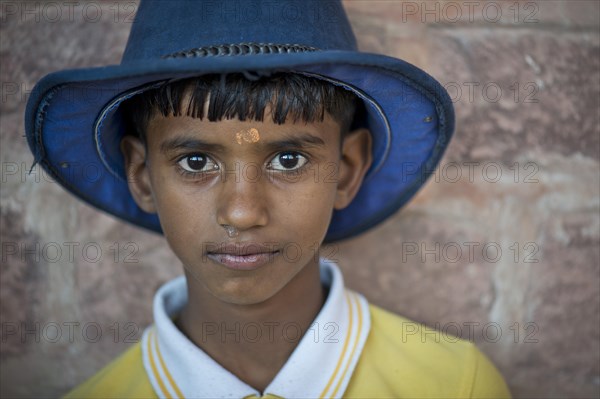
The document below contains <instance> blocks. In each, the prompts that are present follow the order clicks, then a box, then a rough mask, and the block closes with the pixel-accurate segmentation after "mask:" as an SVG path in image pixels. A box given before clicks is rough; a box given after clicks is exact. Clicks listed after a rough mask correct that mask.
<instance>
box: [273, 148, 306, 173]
mask: <svg viewBox="0 0 600 399" xmlns="http://www.w3.org/2000/svg"><path fill="white" fill-rule="evenodd" d="M306 162H308V159H306V157H305V156H304V155H302V154H300V153H297V152H281V153H279V154H277V155H276V156H275V157H274V158H273V159H272V160H271V162H269V166H268V167H269V169H273V170H280V171H290V170H296V169H299V168H301V167H302V166H304V165H305V164H306Z"/></svg>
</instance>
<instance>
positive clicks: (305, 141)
mask: <svg viewBox="0 0 600 399" xmlns="http://www.w3.org/2000/svg"><path fill="white" fill-rule="evenodd" d="M265 146H266V147H267V148H269V149H271V150H278V149H286V148H310V147H323V146H325V142H324V141H323V139H321V138H320V137H317V136H314V135H312V134H310V133H302V134H301V135H298V136H296V137H290V138H288V139H284V140H278V141H273V142H270V143H267V144H265Z"/></svg>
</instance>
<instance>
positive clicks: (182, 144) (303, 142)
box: [160, 133, 325, 154]
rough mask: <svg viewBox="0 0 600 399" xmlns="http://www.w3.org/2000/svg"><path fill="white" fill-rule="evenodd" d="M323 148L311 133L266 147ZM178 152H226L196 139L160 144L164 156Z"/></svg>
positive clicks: (279, 148)
mask: <svg viewBox="0 0 600 399" xmlns="http://www.w3.org/2000/svg"><path fill="white" fill-rule="evenodd" d="M323 146H325V142H324V141H323V139H321V138H320V137H317V136H314V135H312V134H310V133H302V134H300V135H298V136H296V137H290V138H288V139H284V140H277V141H273V142H269V143H266V144H265V147H266V148H268V149H269V150H271V151H275V150H281V149H287V148H310V147H323ZM176 150H196V151H208V152H224V151H225V147H224V146H223V145H221V144H214V143H207V142H205V141H202V140H199V139H196V138H188V137H174V138H171V139H168V140H165V141H164V142H162V143H161V144H160V151H161V152H162V153H163V154H167V153H169V152H172V151H176Z"/></svg>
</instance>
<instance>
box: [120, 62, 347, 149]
mask: <svg viewBox="0 0 600 399" xmlns="http://www.w3.org/2000/svg"><path fill="white" fill-rule="evenodd" d="M357 102H358V99H357V97H356V96H355V95H354V94H353V93H352V92H350V91H348V90H346V89H343V88H341V87H338V86H335V85H333V84H331V83H329V82H325V81H323V80H319V79H316V78H311V77H307V76H304V75H299V74H293V73H277V74H273V75H270V76H267V77H261V78H259V79H256V80H249V79H248V78H246V76H244V75H243V74H228V75H222V74H212V75H204V76H201V77H197V78H189V79H184V80H180V81H175V82H166V83H165V84H163V85H161V86H159V87H157V88H154V89H152V90H149V91H146V92H144V93H142V94H140V95H138V96H135V97H133V98H132V99H130V100H128V101H127V102H125V103H124V104H123V106H124V107H126V108H127V109H126V114H128V115H131V122H132V123H133V125H134V126H133V127H134V130H135V131H136V132H137V134H138V136H140V137H141V138H144V136H145V134H144V132H145V131H146V128H147V125H148V122H149V121H150V120H151V119H152V117H153V116H155V115H157V114H160V115H163V116H165V117H167V116H189V117H192V118H198V119H204V118H206V119H208V120H209V121H211V122H216V121H220V120H223V119H234V118H237V119H239V120H241V121H246V120H254V121H263V120H264V118H265V114H266V111H269V113H270V117H271V118H272V120H273V122H274V123H276V124H279V125H281V124H283V123H285V122H286V121H291V122H305V123H312V122H321V121H323V119H324V117H325V113H328V114H329V115H331V116H332V118H333V119H334V120H335V121H336V122H338V123H339V124H340V127H341V131H342V133H345V132H346V131H348V130H349V129H350V125H351V123H352V120H353V117H354V113H355V110H356V107H357Z"/></svg>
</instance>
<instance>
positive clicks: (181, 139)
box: [147, 113, 340, 151]
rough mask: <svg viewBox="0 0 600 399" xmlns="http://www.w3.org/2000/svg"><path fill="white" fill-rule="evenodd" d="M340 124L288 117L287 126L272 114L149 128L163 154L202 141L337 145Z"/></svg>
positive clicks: (171, 120) (167, 121)
mask: <svg viewBox="0 0 600 399" xmlns="http://www.w3.org/2000/svg"><path fill="white" fill-rule="evenodd" d="M339 137H340V125H339V123H338V122H336V121H335V120H334V119H333V118H332V117H331V116H330V115H329V114H327V113H325V116H324V118H323V120H322V121H315V122H303V121H293V120H291V118H288V119H287V120H286V121H285V123H282V124H277V123H275V122H273V120H272V118H271V117H270V116H269V115H265V119H264V120H263V121H255V120H246V121H240V120H239V119H237V118H234V119H223V120H220V121H208V120H207V119H206V118H204V119H199V118H193V117H190V116H162V115H157V116H155V117H154V118H152V119H151V120H150V121H149V123H148V127H147V141H148V144H150V145H151V146H152V147H156V148H158V149H161V150H162V151H164V150H167V149H169V148H170V147H175V146H181V145H184V144H185V142H186V141H190V140H201V141H203V142H207V143H209V142H210V143H215V144H219V145H221V146H224V147H241V148H248V147H253V148H260V147H263V146H268V145H269V144H271V143H274V142H285V141H289V142H290V143H292V142H294V141H296V142H300V141H301V142H302V143H303V145H315V146H317V145H324V146H328V145H336V146H337V145H338V143H339Z"/></svg>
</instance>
